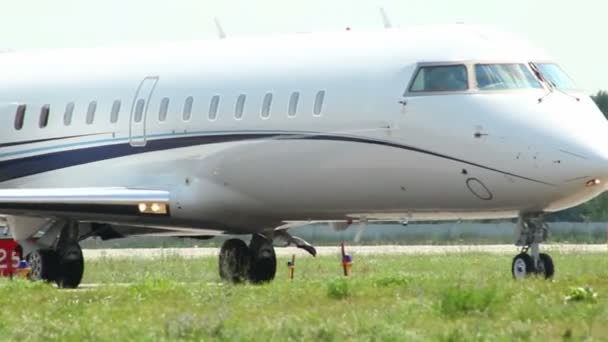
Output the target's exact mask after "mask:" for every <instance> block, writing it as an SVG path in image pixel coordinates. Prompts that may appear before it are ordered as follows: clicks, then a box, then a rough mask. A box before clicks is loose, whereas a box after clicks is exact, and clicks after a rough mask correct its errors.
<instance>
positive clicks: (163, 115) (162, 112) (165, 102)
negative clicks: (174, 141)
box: [158, 97, 169, 122]
mask: <svg viewBox="0 0 608 342" xmlns="http://www.w3.org/2000/svg"><path fill="white" fill-rule="evenodd" d="M168 111H169V98H168V97H164V98H163V99H162V100H161V101H160V109H159V111H158V121H160V122H165V121H167V112H168Z"/></svg>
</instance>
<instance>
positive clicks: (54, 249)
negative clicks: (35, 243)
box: [27, 225, 84, 289]
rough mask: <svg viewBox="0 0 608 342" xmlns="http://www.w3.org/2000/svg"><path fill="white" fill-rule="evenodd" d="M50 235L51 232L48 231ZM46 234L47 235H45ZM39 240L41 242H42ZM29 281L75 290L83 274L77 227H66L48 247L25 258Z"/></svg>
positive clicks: (39, 249) (37, 249)
mask: <svg viewBox="0 0 608 342" xmlns="http://www.w3.org/2000/svg"><path fill="white" fill-rule="evenodd" d="M49 233H51V234H52V231H49ZM47 234H48V233H47ZM43 239H44V237H43V238H41V240H43ZM27 260H28V263H29V266H30V268H31V271H30V279H31V280H42V281H46V282H55V283H56V284H57V286H58V287H60V288H70V289H72V288H76V287H78V285H80V281H81V280H82V275H83V273H84V258H83V255H82V249H81V248H80V245H79V244H78V227H77V226H76V225H66V226H64V227H63V229H61V231H60V233H59V236H58V237H57V238H56V239H55V241H54V243H52V244H51V246H50V247H43V248H35V249H33V250H32V251H31V252H30V253H29V254H28V256H27Z"/></svg>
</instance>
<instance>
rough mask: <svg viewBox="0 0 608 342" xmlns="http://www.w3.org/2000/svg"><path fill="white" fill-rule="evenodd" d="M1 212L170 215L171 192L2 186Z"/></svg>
mask: <svg viewBox="0 0 608 342" xmlns="http://www.w3.org/2000/svg"><path fill="white" fill-rule="evenodd" d="M2 214H4V215H31V216H45V215H48V216H54V215H66V214H74V215H78V216H80V215H85V216H90V215H110V216H147V215H158V216H162V215H164V216H168V215H169V192H168V191H163V190H149V189H129V188H122V187H116V188H48V189H0V215H2ZM67 216H70V215H67Z"/></svg>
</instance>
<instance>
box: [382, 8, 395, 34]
mask: <svg viewBox="0 0 608 342" xmlns="http://www.w3.org/2000/svg"><path fill="white" fill-rule="evenodd" d="M380 15H381V16H382V23H383V24H384V28H386V29H390V28H393V24H391V20H390V19H389V18H388V15H387V14H386V11H385V10H384V7H380Z"/></svg>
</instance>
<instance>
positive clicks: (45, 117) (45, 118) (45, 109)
mask: <svg viewBox="0 0 608 342" xmlns="http://www.w3.org/2000/svg"><path fill="white" fill-rule="evenodd" d="M50 112H51V106H50V105H48V104H47V105H44V106H42V108H41V109H40V119H39V120H38V126H39V127H40V128H44V127H46V126H47V125H48V124H49V114H50Z"/></svg>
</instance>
